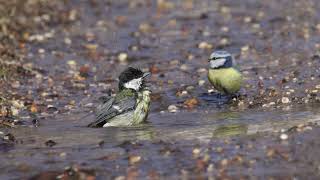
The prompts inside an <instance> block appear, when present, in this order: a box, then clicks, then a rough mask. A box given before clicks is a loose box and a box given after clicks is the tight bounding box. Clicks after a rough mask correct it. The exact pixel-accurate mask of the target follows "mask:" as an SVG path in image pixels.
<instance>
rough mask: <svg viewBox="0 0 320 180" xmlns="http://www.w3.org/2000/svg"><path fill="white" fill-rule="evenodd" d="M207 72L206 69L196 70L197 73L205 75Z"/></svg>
mask: <svg viewBox="0 0 320 180" xmlns="http://www.w3.org/2000/svg"><path fill="white" fill-rule="evenodd" d="M206 72H207V69H206V68H199V69H198V70H197V73H206Z"/></svg>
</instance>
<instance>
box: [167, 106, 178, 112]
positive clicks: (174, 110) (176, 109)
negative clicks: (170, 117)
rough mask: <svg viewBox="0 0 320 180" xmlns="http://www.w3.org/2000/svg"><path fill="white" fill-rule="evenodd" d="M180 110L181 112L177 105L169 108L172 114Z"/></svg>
mask: <svg viewBox="0 0 320 180" xmlns="http://www.w3.org/2000/svg"><path fill="white" fill-rule="evenodd" d="M178 110H179V108H178V107H177V106H175V105H170V106H169V107H168V111H169V112H171V113H175V112H177V111H178Z"/></svg>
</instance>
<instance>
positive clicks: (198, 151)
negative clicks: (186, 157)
mask: <svg viewBox="0 0 320 180" xmlns="http://www.w3.org/2000/svg"><path fill="white" fill-rule="evenodd" d="M192 153H193V154H194V155H198V154H200V149H199V148H195V149H193V151H192Z"/></svg>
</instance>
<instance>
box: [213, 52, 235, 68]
mask: <svg viewBox="0 0 320 180" xmlns="http://www.w3.org/2000/svg"><path fill="white" fill-rule="evenodd" d="M208 60H209V63H210V68H212V69H219V68H228V67H232V64H233V63H232V62H233V58H232V55H231V54H230V53H228V52H227V51H214V52H213V53H212V54H211V55H210V58H209V59H208Z"/></svg>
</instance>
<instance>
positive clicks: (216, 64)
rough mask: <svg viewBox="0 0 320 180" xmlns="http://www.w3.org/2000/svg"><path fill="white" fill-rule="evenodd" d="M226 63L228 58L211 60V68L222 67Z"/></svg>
mask: <svg viewBox="0 0 320 180" xmlns="http://www.w3.org/2000/svg"><path fill="white" fill-rule="evenodd" d="M225 63H226V59H224V58H222V59H217V60H211V61H210V68H213V69H214V68H218V67H222V66H223V65H224V64H225Z"/></svg>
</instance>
